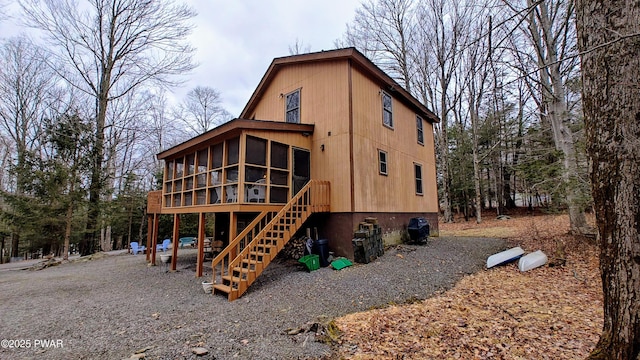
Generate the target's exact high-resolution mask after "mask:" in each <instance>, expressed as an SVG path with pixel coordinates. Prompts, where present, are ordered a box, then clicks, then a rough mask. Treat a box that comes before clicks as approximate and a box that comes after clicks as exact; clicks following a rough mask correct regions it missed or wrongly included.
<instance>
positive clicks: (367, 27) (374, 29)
mask: <svg viewBox="0 0 640 360" xmlns="http://www.w3.org/2000/svg"><path fill="white" fill-rule="evenodd" d="M412 17H413V8H412V2H411V1H408V0H368V1H366V2H363V3H362V6H361V7H360V8H358V9H357V10H356V15H355V18H354V21H353V25H351V26H347V32H346V33H345V35H344V38H343V41H342V44H343V45H348V46H355V47H356V48H358V49H359V50H360V51H362V53H363V54H365V55H367V56H368V57H369V58H370V59H372V60H374V61H375V62H376V63H377V64H378V65H379V66H380V67H381V68H382V69H383V70H385V71H386V72H387V73H388V74H389V75H391V76H392V77H393V78H394V79H396V81H398V82H399V83H400V84H401V85H402V86H403V87H404V88H405V89H407V91H409V92H411V82H410V81H409V80H410V78H411V66H410V63H409V62H410V60H411V57H410V55H409V51H410V46H411V43H412V42H413V40H412V34H413V29H412V27H413V26H414V21H413V18H412Z"/></svg>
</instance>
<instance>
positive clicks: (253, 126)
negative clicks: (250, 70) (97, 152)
mask: <svg viewBox="0 0 640 360" xmlns="http://www.w3.org/2000/svg"><path fill="white" fill-rule="evenodd" d="M313 129H314V125H313V124H292V123H286V122H282V121H267V120H249V119H233V120H231V121H229V122H226V123H224V124H222V125H220V126H218V127H215V128H213V129H211V130H209V131H207V132H205V133H202V134H200V135H198V136H196V137H194V138H191V139H189V140H187V141H185V142H183V143H180V144H178V145H176V146H173V147H171V148H169V149H166V150H163V151H161V152H159V153H158V154H157V155H156V157H157V159H158V160H162V159H166V158H168V157H170V156H173V155H177V154H180V153H183V152H187V151H191V149H192V148H193V147H195V146H200V145H202V144H203V143H206V144H209V140H212V139H215V138H216V137H220V136H228V135H229V134H234V133H238V134H239V133H240V131H241V130H269V131H279V132H298V133H301V134H303V135H304V134H313Z"/></svg>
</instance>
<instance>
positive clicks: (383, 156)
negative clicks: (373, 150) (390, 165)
mask: <svg viewBox="0 0 640 360" xmlns="http://www.w3.org/2000/svg"><path fill="white" fill-rule="evenodd" d="M378 162H379V163H380V175H387V153H386V152H385V151H382V150H378Z"/></svg>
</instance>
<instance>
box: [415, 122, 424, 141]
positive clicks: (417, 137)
mask: <svg viewBox="0 0 640 360" xmlns="http://www.w3.org/2000/svg"><path fill="white" fill-rule="evenodd" d="M418 119H419V120H420V127H418ZM420 133H422V141H420ZM416 140H417V141H418V144H420V145H423V146H424V120H423V119H422V117H421V116H420V115H416Z"/></svg>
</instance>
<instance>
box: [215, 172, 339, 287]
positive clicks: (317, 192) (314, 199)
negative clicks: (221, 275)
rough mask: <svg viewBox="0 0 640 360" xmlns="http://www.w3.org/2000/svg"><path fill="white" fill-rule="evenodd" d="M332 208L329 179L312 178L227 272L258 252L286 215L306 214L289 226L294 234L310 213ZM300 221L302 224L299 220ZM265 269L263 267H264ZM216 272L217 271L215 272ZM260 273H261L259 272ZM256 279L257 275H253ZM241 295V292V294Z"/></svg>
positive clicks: (236, 258) (256, 236) (279, 246)
mask: <svg viewBox="0 0 640 360" xmlns="http://www.w3.org/2000/svg"><path fill="white" fill-rule="evenodd" d="M329 208H330V193H329V181H323V180H310V181H309V182H308V183H307V184H306V185H305V186H304V187H303V188H302V189H301V190H300V191H299V192H298V193H297V194H296V195H295V196H294V197H293V198H291V200H290V201H289V202H288V203H287V204H286V205H285V206H284V207H283V208H282V209H281V210H280V211H279V212H278V214H277V215H275V216H274V217H273V219H272V220H271V221H270V222H269V223H268V224H266V225H265V226H264V227H263V228H262V230H261V231H260V232H259V233H258V234H257V235H255V236H254V237H253V239H252V240H251V241H250V242H249V243H248V244H246V246H245V247H244V249H242V250H241V251H240V252H239V253H238V256H236V257H235V259H233V260H231V261H230V262H229V263H228V268H227V272H228V273H229V274H230V273H231V271H232V270H233V269H234V268H235V267H238V266H240V263H241V262H242V261H243V260H245V259H249V255H250V253H251V252H256V251H257V248H258V245H261V244H264V239H265V235H266V234H267V233H268V232H273V231H274V226H275V225H276V224H277V223H278V221H280V219H282V218H283V217H285V216H289V218H291V219H292V218H293V217H292V216H291V214H293V213H304V216H303V217H302V218H301V217H298V216H296V220H297V221H296V223H291V224H289V225H290V226H289V227H288V228H287V233H289V234H290V235H293V233H295V231H296V230H297V229H298V226H301V225H302V223H303V222H304V220H306V219H307V217H308V216H309V215H311V213H313V212H326V211H329ZM298 221H300V224H297V222H298ZM289 240H290V236H284V237H283V242H282V243H281V244H278V250H279V249H282V247H283V246H284V244H286V243H287V242H288V241H289ZM270 261H271V259H268V260H267V261H266V263H265V264H264V267H266V266H267V265H268V263H269V262H270ZM262 269H263V268H262ZM214 273H215V272H214ZM258 275H259V274H258ZM252 279H255V277H252ZM240 281H245V282H246V281H247V279H240ZM246 285H247V286H243V287H242V288H243V289H242V290H240V291H241V292H243V290H244V289H246V287H248V285H250V284H246ZM231 287H232V288H235V289H239V284H238V283H236V284H233V283H232V284H231ZM239 295H241V294H239Z"/></svg>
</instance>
